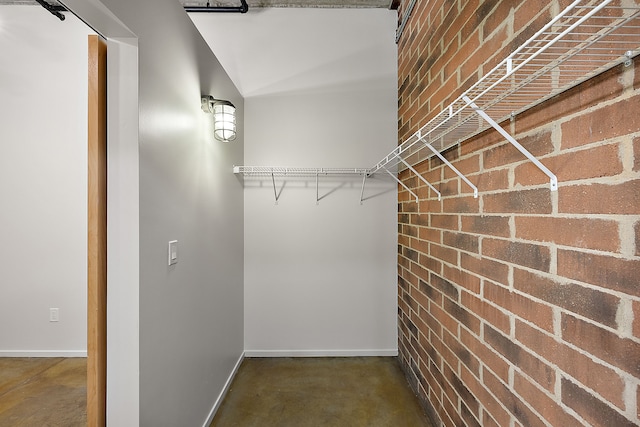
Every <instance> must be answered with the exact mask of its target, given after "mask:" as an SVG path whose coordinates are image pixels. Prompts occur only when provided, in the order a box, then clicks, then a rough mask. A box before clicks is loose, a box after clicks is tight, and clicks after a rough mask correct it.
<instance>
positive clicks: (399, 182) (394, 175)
mask: <svg viewBox="0 0 640 427" xmlns="http://www.w3.org/2000/svg"><path fill="white" fill-rule="evenodd" d="M383 169H384V170H385V171H386V172H387V173H388V174H389V175H390V176H391V178H393V179H394V180H395V181H396V182H397V183H398V184H400V185H402V187H403V188H404V189H405V190H407V191H408V192H409V193H411V195H412V196H413V197H414V198H415V199H416V203H418V201H419V199H418V195H417V194H416V193H414V192H413V191H411V189H410V188H409V187H407V186H406V184H405V183H404V182H402V181H400V180H399V179H398V177H397V176H396V174H394V173H392V172H391V171H389V169H386V168H383Z"/></svg>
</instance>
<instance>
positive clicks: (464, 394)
mask: <svg viewBox="0 0 640 427" xmlns="http://www.w3.org/2000/svg"><path fill="white" fill-rule="evenodd" d="M443 374H444V376H445V378H447V380H449V383H450V384H451V385H452V386H453V389H454V390H455V392H456V394H457V395H458V396H460V398H461V399H462V401H463V402H464V403H465V404H466V405H467V406H468V407H470V408H472V411H473V412H475V413H478V411H479V409H480V405H479V404H478V400H477V399H476V397H475V396H474V395H473V394H472V393H471V392H470V391H469V389H468V388H467V387H466V386H465V385H464V383H463V382H462V381H461V380H460V378H459V377H458V376H457V375H456V373H455V372H453V370H451V369H450V368H449V367H447V366H446V365H445V367H444V368H443Z"/></svg>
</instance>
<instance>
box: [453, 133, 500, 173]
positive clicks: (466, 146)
mask: <svg viewBox="0 0 640 427" xmlns="http://www.w3.org/2000/svg"><path fill="white" fill-rule="evenodd" d="M503 141H504V138H503V137H502V135H500V134H499V133H498V132H496V131H494V130H493V129H488V130H485V131H484V132H482V133H480V134H478V135H476V136H473V137H471V138H469V139H468V140H466V141H464V143H463V144H460V155H461V156H467V155H469V154H474V153H477V152H481V151H483V150H486V149H487V148H489V147H492V146H494V145H496V144H498V143H500V142H503ZM483 166H484V165H483ZM483 169H487V167H486V166H484V167H483Z"/></svg>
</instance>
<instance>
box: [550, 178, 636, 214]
mask: <svg viewBox="0 0 640 427" xmlns="http://www.w3.org/2000/svg"><path fill="white" fill-rule="evenodd" d="M558 201H559V203H558V206H559V207H558V210H559V212H562V213H584V214H592V215H593V214H640V180H634V181H627V182H623V183H621V184H613V185H606V184H591V185H588V184H587V185H572V186H568V187H563V186H560V188H559V190H558Z"/></svg>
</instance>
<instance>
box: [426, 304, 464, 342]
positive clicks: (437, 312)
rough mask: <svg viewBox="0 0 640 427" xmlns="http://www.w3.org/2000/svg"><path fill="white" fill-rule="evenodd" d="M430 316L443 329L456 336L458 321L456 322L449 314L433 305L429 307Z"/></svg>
mask: <svg viewBox="0 0 640 427" xmlns="http://www.w3.org/2000/svg"><path fill="white" fill-rule="evenodd" d="M429 311H430V312H431V315H432V316H433V317H434V318H435V319H436V320H437V321H438V322H439V323H440V324H441V325H442V327H443V328H445V329H446V330H448V331H449V332H450V333H451V334H453V335H458V325H459V323H458V321H456V320H455V319H454V318H453V317H452V316H450V315H449V313H447V312H445V311H444V310H443V309H441V308H440V307H438V306H437V305H435V304H431V305H430V306H429Z"/></svg>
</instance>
